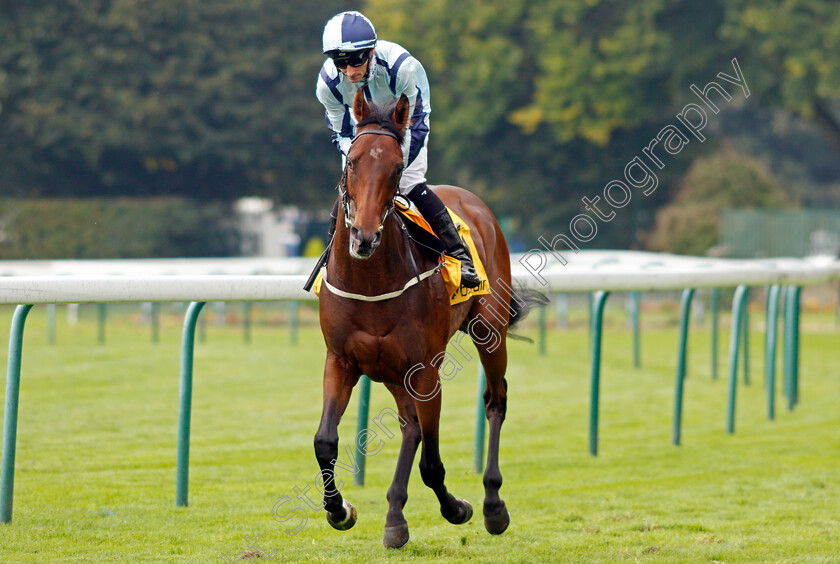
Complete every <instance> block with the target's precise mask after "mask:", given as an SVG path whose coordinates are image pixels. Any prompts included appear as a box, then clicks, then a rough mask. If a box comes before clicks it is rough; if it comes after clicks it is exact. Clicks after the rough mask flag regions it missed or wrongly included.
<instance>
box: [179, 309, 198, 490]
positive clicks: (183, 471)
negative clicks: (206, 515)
mask: <svg viewBox="0 0 840 564" xmlns="http://www.w3.org/2000/svg"><path fill="white" fill-rule="evenodd" d="M204 304H205V302H192V303H191V304H190V306H189V307H188V308H187V313H186V315H185V316H184V331H183V337H182V340H181V390H180V396H179V398H180V399H179V410H178V462H177V464H176V471H175V473H176V476H175V505H176V506H178V507H186V506H187V505H188V503H187V498H188V491H189V475H190V419H191V415H192V382H193V351H194V349H195V324H196V321H197V320H198V315H199V314H200V313H201V308H203V307H204Z"/></svg>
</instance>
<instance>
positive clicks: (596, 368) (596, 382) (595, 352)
mask: <svg viewBox="0 0 840 564" xmlns="http://www.w3.org/2000/svg"><path fill="white" fill-rule="evenodd" d="M590 295H591V296H592V307H591V308H590V316H591V320H592V321H591V325H590V335H591V343H590V350H591V359H590V360H591V363H592V371H591V376H590V387H591V398H590V404H589V454H591V455H592V456H598V404H599V401H600V397H599V396H600V390H601V334H602V329H603V320H604V304H606V303H607V297H608V296H609V295H610V293H609V292H604V291H602V290H599V291H597V292H595V293H594V294H590Z"/></svg>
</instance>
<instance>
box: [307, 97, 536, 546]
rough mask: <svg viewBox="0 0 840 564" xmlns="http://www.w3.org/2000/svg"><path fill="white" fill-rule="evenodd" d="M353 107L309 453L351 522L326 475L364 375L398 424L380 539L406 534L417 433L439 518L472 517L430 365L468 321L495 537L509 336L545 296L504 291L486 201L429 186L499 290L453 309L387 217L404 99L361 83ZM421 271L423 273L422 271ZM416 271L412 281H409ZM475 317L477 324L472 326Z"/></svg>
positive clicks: (336, 514) (504, 265)
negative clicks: (449, 465)
mask: <svg viewBox="0 0 840 564" xmlns="http://www.w3.org/2000/svg"><path fill="white" fill-rule="evenodd" d="M353 113H354V114H355V117H356V120H357V134H356V137H355V138H354V140H353V144H352V146H351V148H350V152H349V154H348V155H347V161H346V168H345V171H344V174H343V176H342V182H341V184H340V191H341V192H342V196H341V197H342V206H341V212H340V214H339V217H338V224H337V227H338V228H337V231H336V234H335V237H334V240H333V242H332V249H333V250H332V252H331V253H330V256H329V259H328V261H327V265H326V271H325V272H324V275H325V276H324V282H325V283H324V284H322V289H321V292H320V298H319V299H320V322H321V329H322V331H323V334H324V341H325V342H326V348H327V356H326V362H325V366H324V404H323V411H322V414H321V421H320V424H319V426H318V431H317V433H316V434H315V455H316V457H317V459H318V464H319V466H320V468H321V476H322V478H323V480H324V509H325V510H326V512H327V521H328V522H329V523H330V525H332V526H333V527H334V528H336V529H338V530H346V529H349V528H350V527H352V526H353V525H354V524H355V522H356V509H355V508H354V507H353V506H352V505H351V504H350V503H349V502H348V501H347V500H345V499H344V498H343V497H342V495H341V492H340V491H339V489H338V488H337V487H336V486H335V475H334V471H335V463H336V462H337V458H338V424H339V421H340V420H341V416H342V415H343V414H344V410H345V409H346V407H347V404H348V402H349V401H350V395H351V393H352V390H353V387H354V386H355V385H356V383H357V382H358V380H359V378H360V377H361V375H362V374H364V375H367V376H368V377H369V378H370V379H371V380H372V381H374V382H380V383H382V384H384V385H385V387H386V388H387V389H388V391H390V392H391V394H392V395H393V396H394V400H396V404H397V409H398V412H399V423H400V425H402V429H401V431H402V444H401V446H400V452H399V456H398V459H397V467H396V472H395V473H394V479H393V482H392V483H391V486H390V488H389V489H388V493H387V499H388V514H387V517H386V520H385V534H384V539H383V544H384V546H385V547H386V548H400V547H402V546H404V545H405V544H406V543H407V542H408V540H409V532H408V524H407V523H406V520H405V517H404V516H403V507H404V506H405V503H406V500H407V499H408V494H407V487H408V479H409V474H410V472H411V466H412V464H413V462H414V456H415V454H416V452H417V447H418V445H419V444H420V443H421V441H422V445H423V448H422V452H421V455H420V464H419V467H420V474H421V476H422V479H423V483H425V484H426V485H427V486H428V487H429V488H431V489H432V490H433V491H434V493H435V495H436V496H437V498H438V501H439V502H440V512H441V514H442V515H443V517H445V518H446V519H447V520H448V521H449V522H451V523H453V524H456V525H458V524H462V523H466V522H467V521H469V519H470V518H471V517H472V506H471V505H470V504H469V502H467V501H465V500H461V499H456V498H455V497H454V496H453V495H452V494H450V493H449V492H448V491H447V489H446V486H445V485H444V476H445V470H444V466H443V462H441V459H440V453H439V449H438V431H439V423H440V421H439V420H440V407H441V393H440V379H439V375H438V371H437V368H436V366H437V364H440V353H442V352H444V351H445V350H446V344H447V342H448V341H449V339H450V338H451V337H452V336H453V335H454V334H455V332H456V331H458V329H459V328H461V329H462V330H465V328H467V329H469V334H470V336H471V337H472V339H473V342H474V343H475V345H476V347H477V349H478V354H479V357H480V360H481V363H482V365H483V366H484V371H485V374H486V377H487V387H486V389H485V391H484V405H485V410H486V414H487V420H488V423H489V428H490V439H489V446H488V453H487V468H486V470H485V472H484V488H485V498H484V508H483V512H484V526H485V528H486V529H487V531H488V532H490V533H491V534H501V533H503V532H504V531H505V530H506V529H507V527H508V525H509V523H510V514H509V513H508V510H507V508H506V506H505V502H504V501H502V499H501V498H500V497H499V488H500V487H501V485H502V475H501V473H500V471H499V461H498V455H499V434H500V431H501V428H502V422H503V421H504V419H505V410H506V403H507V402H506V390H507V383H506V381H505V378H504V376H505V370H506V366H507V350H506V347H505V337H506V335H507V330H508V325H509V323H510V321H511V319H512V318H515V319H514V321H519V320H520V319H522V318H523V317H524V316H525V314H526V313H527V310H528V309H529V308H530V306H531V305H533V304H534V303H537V302H539V301H540V300H541V299H544V297H543V296H542V295H541V294H536V293H535V292H528V291H523V290H517V291H514V290H513V289H512V287H511V275H510V254H509V252H508V247H507V243H506V242H505V238H504V236H503V235H502V231H501V229H500V227H499V224H498V222H497V221H496V219H495V217H494V216H493V214H492V212H491V211H490V209H489V208H488V207H487V206H486V205H485V204H484V203H483V202H482V201H481V200H480V199H479V198H478V197H477V196H475V195H473V194H472V193H470V192H467V191H466V190H463V189H461V188H457V187H454V186H438V187H436V189H435V192H436V193H437V194H438V195H439V196H440V198H441V199H442V200H443V201H444V203H445V204H446V205H447V206H448V207H449V208H450V209H452V210H453V211H454V212H455V213H456V214H457V215H458V216H460V217H461V218H462V220H463V221H465V222H466V223H467V224H468V225H469V227H470V230H471V233H472V236H473V238H474V240H475V247H476V249H477V250H478V255H479V257H480V259H481V261H482V263H483V264H484V267H485V269H486V272H487V275H488V276H487V277H488V280H489V284H490V288H491V291H492V293H494V294H495V296H494V297H493V299H487V298H490V296H489V295H488V296H484V297H478V298H476V297H472V298H471V299H469V300H468V301H466V302H463V303H460V304H457V305H454V306H450V303H449V294H448V292H447V290H446V288H445V287H444V282H443V280H442V277H441V276H437V275H429V273H432V274H433V273H434V270H435V267H436V263H437V261H436V260H435V259H433V258H429V257H428V256H427V255H425V254H423V253H421V252H420V251H419V249H418V248H417V246H416V245H411V244H409V241H408V240H407V234H406V233H404V232H403V229H402V227H401V224H400V221H399V220H398V219H397V217H396V214H395V213H392V211H393V209H394V199H395V197H396V194H397V187H398V185H399V180H400V173H401V171H402V168H403V152H402V148H401V146H402V142H403V136H404V134H405V130H406V125H407V124H408V120H409V103H408V100H407V98H406V97H405V95H403V96H401V97H400V98H399V100H396V101H394V102H391V103H390V104H386V105H384V106H376V105H373V104H369V103H368V102H367V101H366V100H365V97H364V94H363V89H359V91H358V92H357V93H356V96H355V98H354V100H353ZM421 271H422V272H424V273H426V276H427V277H421V276H420V275H419V273H420V272H421ZM412 279H414V282H415V284H414V285H412V286H410V287H408V288H407V289H406V288H405V286H408V285H409V284H408V282H410V281H411V280H412ZM401 290H403V291H401ZM493 302H495V303H496V306H495V308H494V307H493ZM500 303H501V304H504V306H506V307H500V306H499V304H500ZM505 310H507V311H505ZM478 325H482V328H481V330H480V331H477V330H476V328H477V327H478ZM476 333H480V334H476ZM491 334H492V335H491ZM496 336H497V337H496ZM491 337H493V338H491ZM436 359H437V363H436V362H435V361H436ZM406 388H408V389H406ZM359 440H361V439H359ZM354 446H356V445H354ZM359 448H362V449H364V448H366V446H365V445H359ZM348 452H349V451H348ZM339 487H340V486H339Z"/></svg>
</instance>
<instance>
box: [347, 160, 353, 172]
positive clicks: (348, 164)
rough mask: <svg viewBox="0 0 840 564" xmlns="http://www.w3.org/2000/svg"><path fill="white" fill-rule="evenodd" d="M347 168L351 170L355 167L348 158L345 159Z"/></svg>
mask: <svg viewBox="0 0 840 564" xmlns="http://www.w3.org/2000/svg"><path fill="white" fill-rule="evenodd" d="M347 168H349V169H350V170H353V169H354V168H355V167H354V166H353V161H351V160H350V159H347Z"/></svg>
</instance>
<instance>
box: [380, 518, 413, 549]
mask: <svg viewBox="0 0 840 564" xmlns="http://www.w3.org/2000/svg"><path fill="white" fill-rule="evenodd" d="M409 538H410V537H409V535H408V524H407V523H404V524H402V525H396V526H395V527H385V538H383V539H382V545H383V546H384V547H385V548H402V547H404V546H405V545H406V544H407V543H408V539H409Z"/></svg>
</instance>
